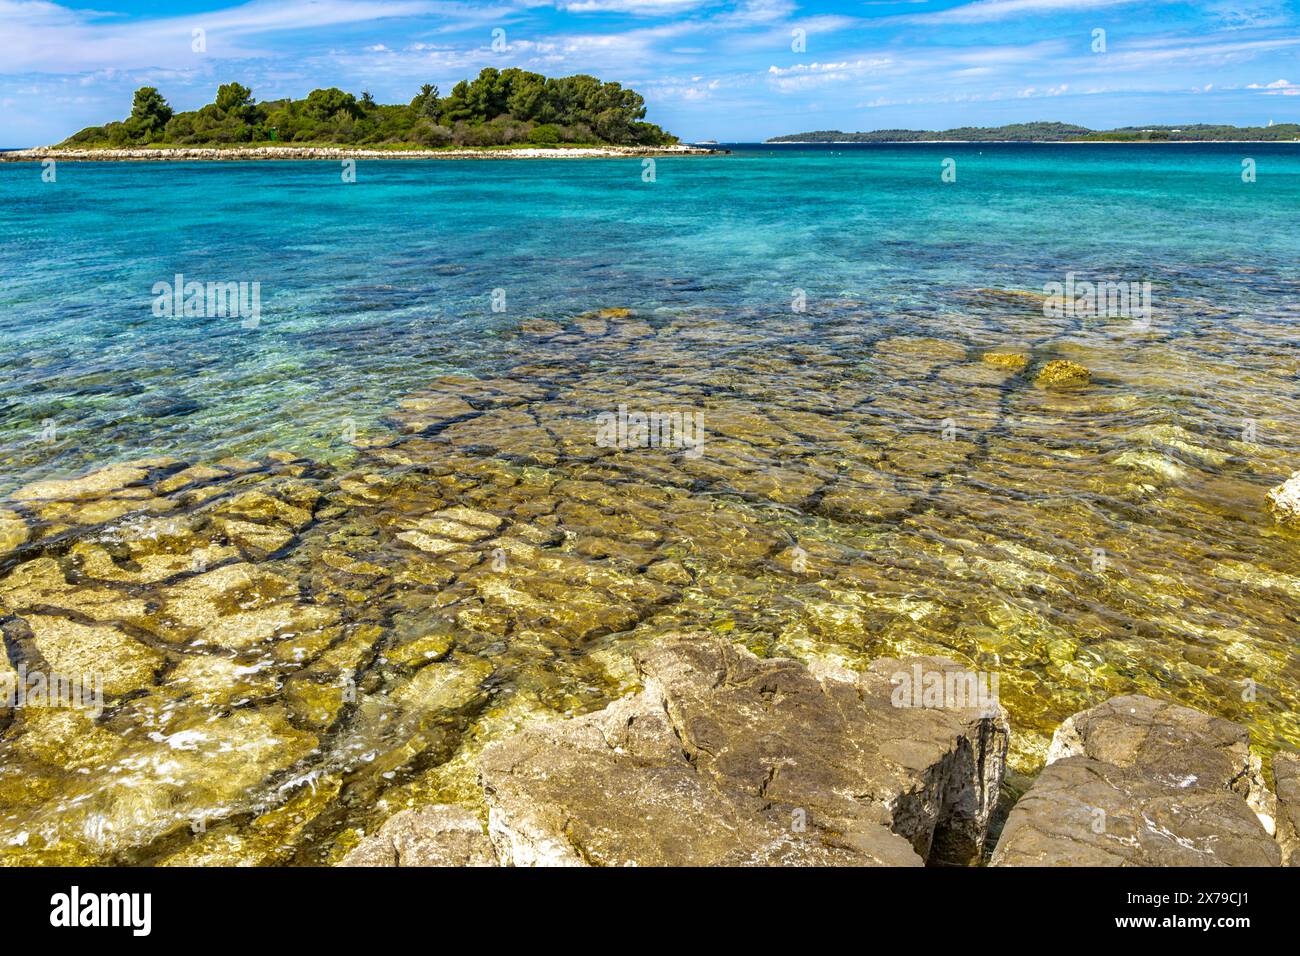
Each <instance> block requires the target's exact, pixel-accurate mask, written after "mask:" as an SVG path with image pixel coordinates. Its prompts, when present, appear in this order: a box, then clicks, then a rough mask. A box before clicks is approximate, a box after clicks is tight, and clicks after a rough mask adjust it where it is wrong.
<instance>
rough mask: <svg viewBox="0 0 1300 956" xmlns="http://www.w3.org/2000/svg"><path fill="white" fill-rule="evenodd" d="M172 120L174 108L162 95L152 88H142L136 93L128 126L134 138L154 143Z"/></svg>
mask: <svg viewBox="0 0 1300 956" xmlns="http://www.w3.org/2000/svg"><path fill="white" fill-rule="evenodd" d="M171 118H172V108H171V107H170V106H168V105H167V101H166V100H165V99H163V97H162V94H161V93H159V92H158V90H157V89H155V88H154V87H152V86H142V87H140V89H138V90H136V91H135V97H134V98H133V99H132V101H131V117H130V119H129V120H127V124H126V125H127V128H128V130H129V132H130V136H131V137H132V138H134V139H138V140H141V141H144V142H152V141H153V140H155V139H156V138H157V137H158V136H160V135H161V134H162V131H163V129H164V128H165V127H166V126H167V121H168V120H170V119H171Z"/></svg>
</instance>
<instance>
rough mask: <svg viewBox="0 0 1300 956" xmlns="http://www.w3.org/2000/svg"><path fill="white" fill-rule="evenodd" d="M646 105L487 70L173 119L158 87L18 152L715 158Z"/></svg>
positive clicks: (222, 91) (622, 90)
mask: <svg viewBox="0 0 1300 956" xmlns="http://www.w3.org/2000/svg"><path fill="white" fill-rule="evenodd" d="M645 113H646V106H645V99H644V98H643V97H642V96H641V94H640V93H637V92H636V91H635V90H632V89H629V88H627V87H624V86H623V85H622V84H620V83H616V82H603V81H601V80H599V79H597V78H596V77H594V76H588V75H584V74H579V75H575V76H565V77H546V76H543V75H541V74H540V73H532V72H529V71H526V70H520V69H513V68H512V69H506V70H498V69H494V68H491V67H489V68H487V69H484V70H483V71H481V72H480V73H479V75H478V77H476V78H475V79H473V80H461V81H460V82H459V83H457V84H456V85H455V86H454V87H452V90H451V92H450V93H449V94H448V95H446V96H443V95H442V93H441V92H440V91H439V89H438V87H437V86H435V85H433V84H430V83H426V84H424V85H423V86H422V87H421V88H420V91H419V92H418V93H417V94H416V95H415V97H414V98H413V99H412V100H411V101H410V102H409V103H403V104H396V105H385V104H381V103H378V102H376V100H375V98H374V97H373V96H372V95H371V94H370V93H369V92H368V91H363V92H362V93H361V94H360V96H357V95H354V94H352V93H347V92H344V91H343V90H341V89H339V88H337V87H329V88H327V89H316V90H312V91H311V92H310V93H309V94H308V95H307V96H306V97H305V98H304V99H299V100H294V99H276V100H265V101H262V102H258V101H256V100H255V99H254V96H253V91H252V90H251V89H250V88H249V87H247V86H244V85H243V84H241V83H237V82H231V83H225V84H222V85H221V86H220V87H218V89H217V92H216V97H215V99H214V101H213V102H211V103H209V104H207V105H206V106H203V107H202V108H200V109H197V110H191V111H188V112H176V111H175V110H173V109H172V107H171V105H170V104H169V103H168V102H167V100H166V99H165V98H164V96H163V95H162V93H160V92H159V90H158V89H157V88H155V87H152V86H145V87H141V88H140V89H138V90H136V92H135V96H134V99H133V101H132V104H131V113H130V115H129V116H127V117H126V118H125V119H123V120H118V121H115V122H110V123H107V124H105V125H103V126H89V127H87V128H85V129H83V130H81V131H80V132H78V133H75V134H74V135H72V136H70V137H68V138H67V139H66V140H64V141H63V142H62V143H59V144H57V145H55V146H49V147H41V148H37V149H29V150H15V151H12V152H7V153H4V154H2V155H0V159H4V160H7V161H23V160H27V161H31V160H34V159H43V158H55V159H95V160H101V159H124V160H130V159H268V158H306V159H333V158H338V157H344V158H346V157H357V156H360V157H365V158H423V157H446V158H460V157H487V158H530V157H571V156H623V155H659V154H673V155H676V154H689V153H705V154H707V153H711V152H717V151H715V150H709V149H701V148H699V147H695V146H688V145H684V144H682V143H680V142H679V141H678V138H677V137H676V136H673V135H672V134H671V133H668V132H666V131H665V130H663V129H662V128H661V127H659V126H657V125H655V124H654V123H648V122H646V121H645Z"/></svg>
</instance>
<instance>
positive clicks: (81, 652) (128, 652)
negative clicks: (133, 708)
mask: <svg viewBox="0 0 1300 956" xmlns="http://www.w3.org/2000/svg"><path fill="white" fill-rule="evenodd" d="M26 620H27V625H28V626H29V627H30V628H31V631H32V636H33V639H34V641H35V643H36V646H37V648H39V649H40V652H41V655H42V656H43V657H44V658H45V660H46V662H47V663H48V664H49V665H50V668H51V670H52V671H53V672H54V673H55V674H58V675H60V676H62V677H64V678H72V679H77V678H84V679H85V680H86V682H87V686H91V684H92V683H93V681H94V679H95V678H98V679H100V680H102V682H103V689H104V693H106V694H110V695H112V694H125V693H129V692H130V691H133V690H139V689H140V688H142V687H148V686H149V685H150V684H152V683H153V681H154V677H155V676H156V675H157V673H158V670H159V668H161V667H162V665H163V660H164V658H163V655H162V654H161V653H160V652H159V651H156V650H154V649H153V648H151V647H148V646H146V645H144V644H141V643H140V642H139V641H137V640H135V638H133V637H131V636H129V635H127V634H124V633H123V632H122V631H120V630H118V629H117V628H115V627H109V626H108V625H94V626H90V625H86V624H78V623H77V622H76V621H71V620H68V619H67V618H62V617H46V616H44V615H35V614H34V615H31V616H29V617H28V618H26Z"/></svg>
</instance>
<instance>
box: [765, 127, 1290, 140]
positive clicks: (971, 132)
mask: <svg viewBox="0 0 1300 956" xmlns="http://www.w3.org/2000/svg"><path fill="white" fill-rule="evenodd" d="M765 142H766V143H768V144H781V143H798V144H803V145H810V144H832V145H849V144H853V143H881V144H894V145H898V144H903V143H1278V142H1280V143H1289V142H1300V124H1296V123H1281V124H1277V125H1270V126H1215V125H1210V124H1206V123H1196V124H1189V125H1187V126H1142V127H1139V126H1125V127H1120V128H1118V129H1111V130H1094V129H1089V128H1088V127H1086V126H1076V125H1073V124H1070V123H1058V122H1040V123H1012V124H1009V125H1007V126H961V127H957V128H955V129H948V130H914V129H879V130H872V131H869V132H861V133H846V132H843V131H842V130H813V131H810V132H806V133H791V134H789V135H786V136H773V137H771V138H770V139H767V140H765Z"/></svg>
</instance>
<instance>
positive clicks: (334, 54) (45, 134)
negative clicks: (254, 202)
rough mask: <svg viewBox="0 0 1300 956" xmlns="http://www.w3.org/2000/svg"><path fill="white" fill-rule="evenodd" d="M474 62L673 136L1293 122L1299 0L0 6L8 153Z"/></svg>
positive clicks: (289, 0)
mask: <svg viewBox="0 0 1300 956" xmlns="http://www.w3.org/2000/svg"><path fill="white" fill-rule="evenodd" d="M196 29H198V30H203V31H204V37H205V40H206V49H205V50H203V51H199V52H196V51H195V50H194V49H193V47H194V45H195V44H194V41H193V36H194V30H196ZM495 30H501V31H504V34H503V35H500V37H501V40H502V41H503V42H499V43H497V44H496V46H497V47H498V49H494V45H493V31H495ZM1098 30H1101V31H1104V39H1105V49H1104V50H1100V49H1098V50H1094V47H1095V46H1098V44H1097V42H1096V40H1097V36H1098V35H1097V34H1096V33H1095V31H1098ZM796 31H802V37H803V43H802V47H801V46H800V44H799V42H798V35H797V34H796ZM484 66H496V67H507V66H519V67H523V68H526V69H532V70H536V71H538V72H541V73H546V74H548V75H565V74H569V73H579V72H581V73H592V74H595V75H596V76H599V77H601V78H602V79H607V80H619V81H621V82H623V83H625V84H628V85H630V86H633V87H634V88H636V89H638V90H640V91H641V92H642V93H644V94H645V97H646V100H647V102H648V104H649V107H650V113H649V118H650V119H651V120H653V121H655V122H658V123H660V124H662V125H664V126H665V127H667V128H668V129H670V130H672V131H673V132H675V133H677V134H678V135H681V136H682V137H684V138H686V139H704V138H712V139H718V140H723V141H727V140H732V141H741V140H758V139H763V138H766V137H768V136H772V135H777V134H781V133H789V132H798V131H801V130H808V129H831V128H838V129H845V130H859V129H879V128H888V127H911V128H926V129H933V128H943V127H950V126H958V125H965V124H994V125H995V124H1001V123H1007V122H1016V121H1022V120H1037V119H1059V120H1065V121H1070V122H1078V123H1082V124H1084V125H1088V126H1093V127H1109V126H1117V125H1131V124H1141V123H1175V124H1178V123H1192V122H1227V123H1238V124H1256V123H1267V122H1268V121H1269V120H1270V119H1273V120H1276V121H1277V122H1279V123H1281V122H1297V121H1300V0H1201V2H1196V3H1188V2H1177V0H858V2H842V0H840V2H832V0H248V2H233V0H177V2H171V3H157V2H148V0H87V2H80V0H77V2H61V3H56V2H52V0H0V146H2V145H8V146H26V145H37V144H44V143H49V142H54V141H57V140H60V139H62V138H63V137H65V136H67V135H68V134H70V133H72V132H74V131H76V130H78V129H80V128H82V127H83V126H87V125H91V124H98V123H103V122H107V121H108V120H110V119H118V118H121V117H122V116H123V115H124V114H125V113H126V112H127V111H128V109H129V103H130V96H131V92H132V91H133V90H134V89H135V88H136V87H138V86H144V85H150V86H156V87H158V88H159V89H160V90H161V91H162V92H163V95H164V96H166V97H167V98H168V99H169V100H170V101H171V103H172V105H173V106H174V107H176V108H178V109H193V108H196V107H198V106H201V105H202V104H204V103H208V102H211V100H212V98H213V94H214V91H215V88H216V85H217V84H218V83H221V82H225V81H228V80H239V81H240V82H243V83H245V84H246V85H249V86H251V87H252V88H253V90H254V93H255V94H256V95H257V97H258V98H259V99H270V98H275V97H279V96H286V95H290V96H295V97H300V96H303V95H305V94H306V93H307V92H309V91H310V90H311V89H313V88H315V87H317V86H341V87H344V88H345V89H349V90H352V91H354V92H359V91H360V90H362V89H369V90H370V91H371V92H372V93H373V94H374V95H375V97H376V98H377V99H378V100H380V102H406V101H408V100H409V99H410V98H411V97H412V96H413V95H414V93H415V91H416V90H417V89H418V87H419V85H420V84H421V83H424V82H432V83H437V84H438V85H439V86H441V87H442V88H443V90H444V91H445V90H447V89H449V88H450V87H451V85H452V84H453V83H454V82H455V81H456V80H459V79H462V78H465V77H469V76H473V75H475V74H476V73H477V72H478V71H479V70H480V69H481V68H482V67H484Z"/></svg>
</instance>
